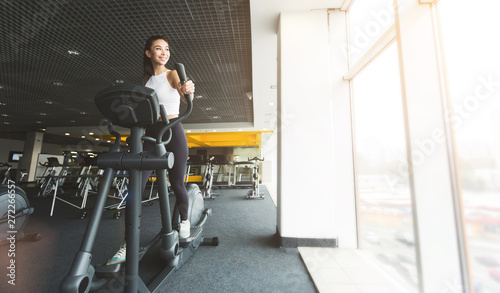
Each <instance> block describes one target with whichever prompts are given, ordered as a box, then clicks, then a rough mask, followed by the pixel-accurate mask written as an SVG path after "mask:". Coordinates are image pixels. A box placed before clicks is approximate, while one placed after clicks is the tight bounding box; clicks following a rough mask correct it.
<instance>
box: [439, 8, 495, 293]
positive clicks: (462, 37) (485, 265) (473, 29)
mask: <svg viewBox="0 0 500 293" xmlns="http://www.w3.org/2000/svg"><path fill="white" fill-rule="evenodd" d="M438 8H439V15H440V17H441V24H442V29H443V41H444V42H443V43H444V49H445V58H446V60H447V62H446V63H447V72H448V80H449V90H450V95H451V106H452V107H451V109H450V111H449V112H448V113H447V118H448V119H449V121H450V123H452V125H453V128H454V131H455V134H456V142H457V150H458V158H459V162H460V163H459V165H460V175H461V178H460V179H461V186H462V190H461V192H462V196H463V208H464V211H463V212H464V217H465V229H466V235H467V238H468V247H469V259H470V265H471V266H470V269H471V271H472V277H473V283H474V287H475V288H476V293H479V292H500V41H499V36H498V28H500V18H499V17H498V12H499V11H500V2H499V1H498V0H476V1H472V2H471V1H466V0H441V1H440V2H439V6H438Z"/></svg>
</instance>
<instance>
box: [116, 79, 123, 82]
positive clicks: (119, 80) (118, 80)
mask: <svg viewBox="0 0 500 293" xmlns="http://www.w3.org/2000/svg"><path fill="white" fill-rule="evenodd" d="M124 82H125V81H124V80H121V79H117V80H116V83H124Z"/></svg>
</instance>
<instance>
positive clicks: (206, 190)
mask: <svg viewBox="0 0 500 293" xmlns="http://www.w3.org/2000/svg"><path fill="white" fill-rule="evenodd" d="M214 159H215V157H214V156H211V157H210V158H209V159H208V166H207V168H206V169H205V178H204V180H205V182H203V198H204V199H215V198H216V197H217V196H219V193H214V192H213V190H212V187H213V181H214V164H213V161H214Z"/></svg>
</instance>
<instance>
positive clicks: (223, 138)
mask: <svg viewBox="0 0 500 293" xmlns="http://www.w3.org/2000/svg"><path fill="white" fill-rule="evenodd" d="M271 132H272V131H238V132H206V133H205V132H204V133H189V132H188V133H186V138H187V141H188V146H189V147H231V146H258V147H259V149H260V147H261V143H262V139H261V134H262V133H271ZM101 139H105V140H114V137H113V136H111V135H107V136H104V137H101ZM126 139H127V136H122V138H121V140H122V141H125V140H126Z"/></svg>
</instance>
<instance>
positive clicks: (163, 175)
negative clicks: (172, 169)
mask: <svg viewBox="0 0 500 293" xmlns="http://www.w3.org/2000/svg"><path fill="white" fill-rule="evenodd" d="M156 180H157V181H158V197H159V201H160V214H161V225H162V228H163V234H169V233H170V232H172V219H170V202H169V199H168V185H167V170H166V169H161V170H156Z"/></svg>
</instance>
